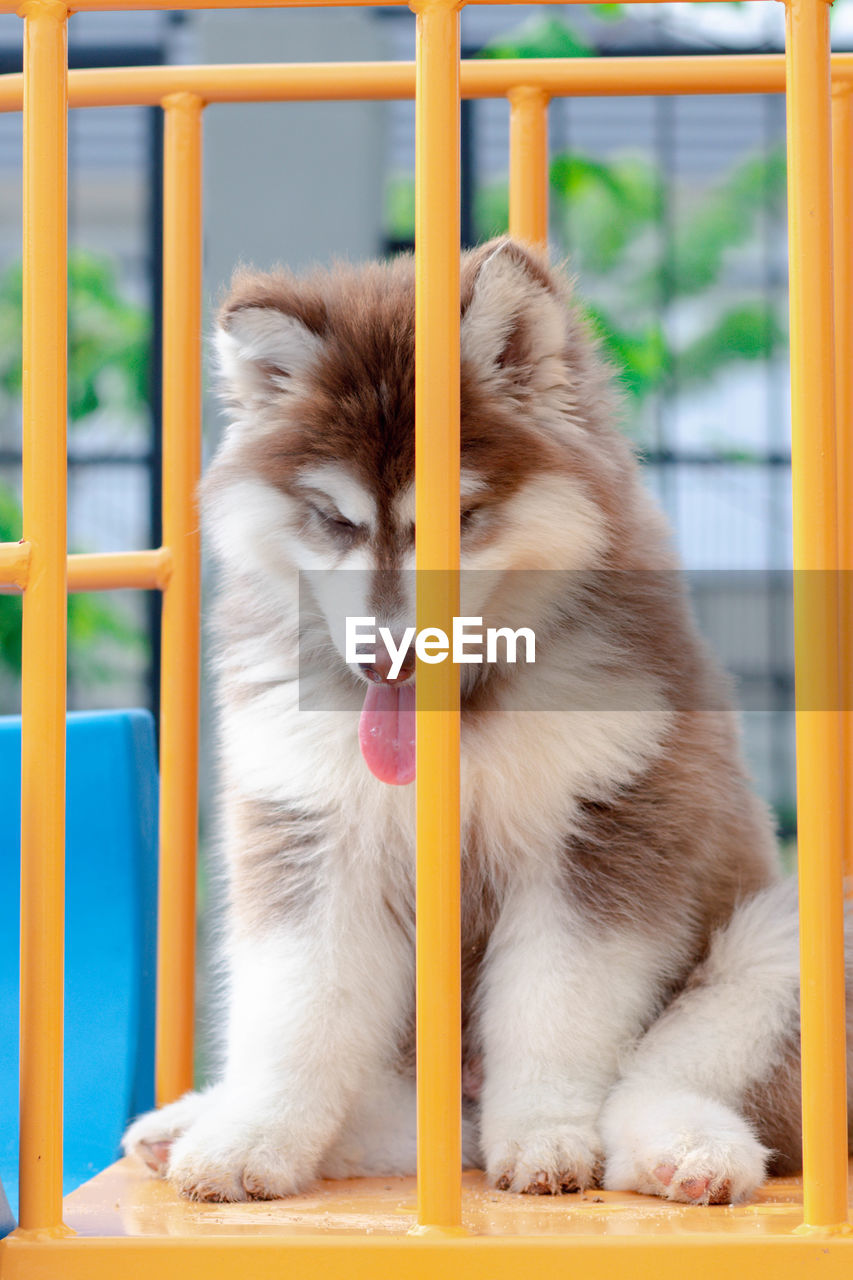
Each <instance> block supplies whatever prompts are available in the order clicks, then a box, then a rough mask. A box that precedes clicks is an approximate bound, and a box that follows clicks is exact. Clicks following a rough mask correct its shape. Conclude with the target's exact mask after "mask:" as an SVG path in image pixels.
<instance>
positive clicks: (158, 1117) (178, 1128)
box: [121, 1090, 215, 1178]
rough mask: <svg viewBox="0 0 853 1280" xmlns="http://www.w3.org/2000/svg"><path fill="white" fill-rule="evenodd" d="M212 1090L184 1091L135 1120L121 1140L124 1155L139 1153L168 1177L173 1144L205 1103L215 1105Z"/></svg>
mask: <svg viewBox="0 0 853 1280" xmlns="http://www.w3.org/2000/svg"><path fill="white" fill-rule="evenodd" d="M213 1093H214V1091H213V1090H207V1091H206V1092H204V1093H185V1094H184V1096H183V1097H182V1098H178V1100H177V1102H170V1103H169V1104H168V1106H165V1107H161V1108H160V1109H159V1111H148V1112H146V1113H145V1115H142V1116H140V1117H139V1118H138V1119H137V1120H134V1122H133V1124H132V1125H131V1126H130V1128H129V1129H128V1130H127V1132H126V1133H125V1135H124V1137H123V1138H122V1140H121V1145H122V1147H123V1148H124V1153H125V1155H128V1156H136V1157H137V1158H138V1159H140V1160H142V1161H143V1163H144V1164H146V1165H147V1166H148V1168H149V1169H150V1170H151V1171H152V1173H156V1174H159V1176H160V1177H161V1178H162V1177H165V1176H166V1169H167V1166H168V1164H169V1156H170V1154H171V1150H172V1145H173V1143H174V1142H175V1140H176V1139H177V1138H179V1137H180V1136H181V1134H183V1133H186V1131H187V1129H189V1127H190V1126H191V1125H192V1124H194V1123H195V1121H196V1120H197V1119H198V1117H199V1116H200V1115H201V1113H202V1111H203V1110H204V1108H205V1107H206V1106H209V1105H215V1103H214V1099H213Z"/></svg>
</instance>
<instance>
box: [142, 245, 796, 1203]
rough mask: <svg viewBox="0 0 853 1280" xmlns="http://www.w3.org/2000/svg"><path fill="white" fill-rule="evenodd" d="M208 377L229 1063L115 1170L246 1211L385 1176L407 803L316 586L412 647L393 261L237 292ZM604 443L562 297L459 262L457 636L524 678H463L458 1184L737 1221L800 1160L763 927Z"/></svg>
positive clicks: (714, 685)
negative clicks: (483, 1175)
mask: <svg viewBox="0 0 853 1280" xmlns="http://www.w3.org/2000/svg"><path fill="white" fill-rule="evenodd" d="M218 348H219V357H220V364H221V369H222V373H223V375H224V381H225V386H226V389H227V396H228V400H229V403H230V406H231V415H230V424H229V427H228V431H227V434H226V437H225V440H224V443H223V444H222V446H221V448H220V450H219V453H218V455H217V457H216V459H215V461H214V463H213V465H212V467H211V468H210V471H209V473H208V476H207V479H206V481H205V484H204V492H203V500H204V509H205V520H206V532H207V536H208V539H209V541H210V543H211V545H212V547H213V549H214V551H215V553H216V556H217V558H218V560H219V564H220V568H221V586H220V592H219V603H218V608H217V612H216V615H215V621H214V631H215V636H216V644H217V652H218V658H217V679H218V694H219V712H220V748H221V774H222V796H223V799H222V811H223V839H222V854H223V858H224V862H225V864H226V868H227V877H228V886H229V901H228V922H227V943H226V950H227V966H228V973H229V1001H228V1003H229V1013H228V1031H227V1044H226V1046H225V1066H224V1072H223V1075H222V1079H221V1081H220V1082H219V1083H218V1084H215V1085H214V1086H212V1087H211V1088H209V1089H208V1090H206V1091H204V1092H202V1093H198V1094H190V1095H187V1096H186V1097H185V1098H183V1099H181V1100H179V1101H178V1102H176V1103H174V1104H173V1105H171V1106H169V1107H166V1108H164V1109H163V1110H161V1111H158V1112H152V1113H150V1114H149V1115H146V1116H143V1117H142V1118H141V1119H139V1120H137V1121H136V1123H135V1124H134V1125H133V1126H132V1127H131V1128H130V1130H129V1131H128V1133H127V1135H126V1138H125V1146H126V1149H127V1151H128V1152H136V1153H138V1154H139V1155H141V1156H142V1158H143V1159H145V1160H146V1162H147V1163H148V1164H149V1165H150V1166H151V1167H152V1168H155V1169H156V1170H157V1171H158V1172H161V1173H163V1174H164V1175H165V1176H166V1177H168V1178H169V1179H170V1180H171V1181H172V1182H173V1183H174V1185H175V1186H176V1187H177V1188H178V1189H179V1190H180V1191H181V1192H182V1193H184V1194H185V1195H188V1196H192V1197H194V1198H197V1199H202V1200H243V1199H247V1198H254V1197H261V1198H269V1197H277V1196H287V1195H290V1194H292V1193H294V1192H297V1191H299V1190H301V1189H302V1188H304V1187H306V1186H307V1185H308V1184H310V1183H311V1181H312V1179H314V1178H316V1177H317V1176H331V1177H335V1176H351V1175H357V1174H371V1173H385V1174H390V1173H407V1172H412V1171H413V1170H414V1161H415V1120H414V1076H413V1068H412V1058H413V1049H412V1025H413V1000H414V959H413V955H414V953H413V933H414V886H413V877H414V796H413V791H414V788H413V787H411V786H405V787H394V786H389V785H386V784H385V783H383V782H381V781H378V780H377V778H375V777H374V776H373V775H372V774H371V772H370V771H369V770H368V768H367V767H366V766H365V763H364V760H363V759H362V757H361V755H360V752H359V744H358V740H357V731H356V730H357V724H358V704H359V702H360V700H361V697H362V696H363V693H364V690H365V689H366V687H367V685H366V677H365V675H364V673H363V672H362V671H361V670H360V669H359V668H358V667H355V668H351V667H349V666H347V664H346V663H345V661H344V658H343V656H342V655H341V652H340V649H339V643H338V638H337V630H338V623H339V617H338V615H339V614H340V611H341V602H340V599H339V598H336V595H335V590H334V589H328V588H324V587H323V586H322V583H323V582H326V583H328V582H329V581H332V582H333V584H334V585H336V586H337V587H338V588H340V584H341V580H342V579H346V574H345V573H344V572H343V571H346V570H359V571H360V572H359V573H358V574H354V575H353V576H352V578H351V579H346V580H347V581H350V582H352V583H353V584H358V583H360V584H363V585H362V586H361V587H358V588H357V589H356V590H355V597H356V599H355V603H354V607H350V605H352V603H353V602H352V601H350V602H349V603H348V605H347V610H346V611H347V612H352V613H357V614H363V615H378V616H379V622H380V623H382V622H384V623H386V624H387V625H389V626H391V627H392V628H397V627H399V626H401V625H402V624H403V622H404V621H406V620H407V619H408V611H409V610H410V608H411V591H410V589H409V587H408V586H407V585H406V583H407V582H408V578H409V577H410V575H406V574H405V573H404V571H405V570H409V569H411V568H412V566H413V548H414V528H413V520H414V505H413V482H414V285H413V268H412V263H411V261H410V260H401V261H398V262H395V263H394V264H392V265H369V266H366V267H362V268H358V269H353V268H347V267H339V268H337V269H335V270H333V271H331V272H329V273H324V272H317V273H315V274H314V275H311V276H308V277H307V278H305V279H295V278H293V277H291V276H290V275H288V274H285V273H283V272H282V273H274V274H270V275H259V274H251V273H245V272H243V273H239V274H238V275H237V277H236V278H235V281H234V284H233V288H232V291H231V294H230V296H229V297H228V299H227V301H226V302H225V304H224V306H223V308H222V311H221V315H220V329H219V334H218ZM615 416H616V414H615V405H614V398H613V395H612V392H611V389H610V375H609V372H608V370H607V369H606V368H605V367H604V365H603V363H602V361H601V360H600V358H599V357H598V355H597V354H596V352H595V349H594V346H593V344H592V342H591V341H590V338H589V336H588V334H587V333H586V332H585V330H584V327H583V324H582V323H581V321H580V320H579V318H578V316H577V314H576V313H575V311H574V310H573V308H572V304H571V300H570V298H569V289H568V285H567V284H566V282H565V280H564V279H563V278H562V277H561V276H560V275H559V274H558V273H556V272H552V271H551V270H550V269H549V268H548V267H547V265H546V264H545V263H544V262H543V260H542V259H541V258H540V257H538V256H536V255H534V254H533V253H531V252H529V251H528V250H526V249H524V248H522V247H520V246H519V245H516V244H514V243H512V242H511V241H501V242H496V243H492V244H489V245H486V246H484V247H483V248H481V249H479V250H476V251H474V252H472V253H470V254H467V255H465V256H464V257H463V261H462V418H461V431H462V476H463V483H462V493H463V497H462V508H463V510H462V515H461V520H462V544H463V552H462V562H463V568H464V569H466V570H488V571H490V572H489V573H488V574H487V573H481V574H476V575H474V574H472V575H471V576H470V578H466V580H465V583H463V610H462V611H463V613H471V612H473V613H477V614H483V615H484V616H489V615H490V614H495V616H498V615H500V616H502V617H504V618H506V617H507V616H508V615H512V616H513V617H514V618H515V622H514V625H520V623H521V622H523V623H524V624H525V625H527V626H531V627H534V628H535V630H536V635H537V656H536V663H535V666H529V667H523V666H520V665H519V666H518V667H516V668H514V669H512V670H510V669H508V668H507V667H506V665H503V666H497V667H494V668H487V667H485V666H482V667H475V668H464V669H463V728H462V821H463V851H462V858H463V903H462V912H463V939H462V948H463V950H462V957H463V985H464V1008H463V1028H464V1041H465V1047H464V1053H465V1072H464V1080H465V1082H466V1084H467V1087H468V1094H469V1096H468V1097H467V1098H466V1100H465V1103H464V1117H465V1119H464V1148H465V1150H464V1156H465V1160H466V1162H468V1163H469V1164H480V1163H482V1164H483V1165H484V1167H485V1168H486V1170H487V1172H488V1175H489V1177H490V1178H491V1179H492V1181H493V1182H494V1183H495V1184H496V1185H497V1186H498V1187H500V1188H503V1189H508V1190H512V1191H520V1192H538V1193H556V1192H560V1191H571V1190H575V1189H578V1188H583V1187H588V1186H591V1185H594V1184H595V1183H596V1181H598V1180H601V1179H603V1183H604V1185H605V1186H607V1187H612V1188H632V1189H635V1190H638V1191H643V1192H648V1193H652V1194H655V1195H659V1196H664V1197H668V1198H669V1199H673V1200H681V1201H687V1202H704V1203H707V1202H709V1201H711V1202H725V1201H738V1200H742V1199H744V1198H747V1197H749V1196H750V1195H752V1193H753V1192H754V1191H755V1190H756V1188H757V1186H758V1185H759V1184H760V1182H761V1181H762V1179H763V1177H764V1176H765V1173H766V1171H767V1170H768V1169H770V1170H771V1171H776V1172H780V1171H783V1170H792V1169H795V1168H797V1167H798V1166H799V1160H800V1136H799V1113H798V1101H797V1087H796V1086H797V1069H798V1049H797V1030H796V1028H797V1007H798V976H797V943H796V904H795V897H794V893H793V890H792V888H791V886H790V885H787V884H785V883H783V882H781V881H780V880H779V878H778V877H779V872H778V868H777V854H776V849H775V844H774V834H773V830H772V824H771V821H770V818H769V816H768V813H767V811H766V810H765V808H764V806H763V805H762V804H761V803H760V802H759V801H758V800H757V799H756V797H755V795H754V794H753V792H752V790H751V787H750V783H749V780H748V778H747V776H746V773H745V770H744V766H743V763H742V761H741V756H740V749H739V745H738V731H737V726H736V721H735V717H734V714H733V712H732V711H731V710H730V708H729V705H728V701H727V691H726V685H725V682H724V680H723V677H722V676H721V675H720V673H719V672H718V670H717V668H716V667H715V665H714V662H713V660H712V659H711V658H710V657H709V655H708V653H707V652H706V650H705V648H704V647H703V644H702V643H701V641H700V640H699V638H698V637H697V634H696V631H695V629H694V625H693V622H692V620H691V617H690V615H689V611H688V609H687V606H686V603H685V601H684V598H683V594H682V591H681V587H680V586H679V581H678V573H677V561H676V559H675V557H674V554H673V552H672V550H671V548H670V537H669V533H668V530H667V528H666V525H665V523H664V520H663V518H662V516H661V515H660V513H659V512H658V511H657V510H656V508H655V507H654V505H653V503H652V502H651V501H650V499H649V498H648V496H647V494H646V492H645V490H644V488H643V486H642V483H641V480H640V475H639V470H638V467H637V464H636V462H635V459H634V457H633V455H632V452H631V449H630V448H629V446H628V444H627V443H626V442H625V440H624V439H623V438H622V436H621V435H620V434H619V432H618V430H617V428H616V426H615V425H614V423H615ZM332 569H335V570H339V571H341V572H340V574H338V575H337V576H336V577H335V578H333V577H332V575H331V574H325V573H322V574H320V575H319V576H318V578H317V581H318V583H320V585H319V586H318V587H317V590H316V593H315V597H314V599H313V602H311V601H309V606H308V618H307V622H306V618H305V617H304V616H303V618H302V625H303V628H305V627H307V629H308V631H309V638H310V640H311V644H312V646H313V649H314V652H315V655H316V656H317V664H316V665H317V669H318V670H319V671H320V683H321V685H322V691H323V693H324V696H325V697H326V702H325V703H324V704H323V705H325V706H329V707H333V708H334V709H331V710H322V709H317V710H306V709H300V705H299V699H300V689H299V687H298V682H297V674H298V655H297V633H298V630H299V622H300V619H299V618H298V616H297V608H298V591H297V576H298V573H299V571H303V572H305V571H316V570H322V571H326V570H332ZM538 570H542V571H548V572H542V573H537V572H533V571H538ZM555 571H571V572H567V573H566V574H565V575H563V576H560V575H559V574H558V573H556V572H555ZM389 581H390V583H391V588H389V586H388V584H389ZM558 582H562V583H564V584H565V591H562V590H561V591H558V592H556V594H555V586H554V584H555V583H558ZM466 583H468V584H479V585H466ZM573 583H574V584H579V585H577V589H576V588H575V587H574V586H572V585H571V584H573ZM590 584H593V586H592V589H590ZM466 591H468V592H470V593H472V598H469V599H468V600H467V602H466V599H465V593H466ZM359 592H360V593H361V594H360V596H359ZM304 612H305V600H304V599H303V613H304ZM531 707H535V708H538V709H536V710H531V709H530V708H531Z"/></svg>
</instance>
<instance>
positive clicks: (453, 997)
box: [412, 0, 462, 1230]
mask: <svg viewBox="0 0 853 1280" xmlns="http://www.w3.org/2000/svg"><path fill="white" fill-rule="evenodd" d="M412 7H413V8H414V10H415V12H416V14H417V73H416V104H417V105H416V123H415V132H416V170H415V171H416V179H415V182H416V194H415V200H416V215H415V217H416V221H415V246H416V248H415V254H416V258H415V262H416V267H415V271H416V303H415V310H416V369H417V371H416V381H415V440H416V446H415V448H416V458H415V470H416V477H417V482H416V510H415V525H416V530H417V535H416V569H417V623H418V628H419V629H420V628H422V627H426V626H431V627H441V628H442V629H444V630H447V631H448V634H449V630H450V626H451V623H450V619H451V618H452V617H453V616H454V615H456V614H458V612H459V577H458V568H459V235H460V229H459V11H458V5H457V3H456V0H419V3H416V4H413V6H412ZM416 789H417V845H418V848H417V1046H418V1047H417V1053H418V1222H419V1224H420V1226H421V1228H424V1229H427V1230H429V1229H436V1228H438V1229H441V1230H447V1229H450V1230H452V1229H454V1228H458V1227H459V1224H460V1222H461V1193H462V1185H461V1172H460V1170H461V1163H462V1147H461V1137H460V1125H461V1095H462V1085H461V1025H460V1024H461V1019H460V1004H461V978H460V907H459V892H460V873H459V849H460V838H459V837H460V832H459V672H458V668H457V667H455V666H453V665H452V664H451V663H450V662H444V663H441V664H439V665H437V666H430V665H427V664H424V663H422V662H419V663H418V671H417V783H416Z"/></svg>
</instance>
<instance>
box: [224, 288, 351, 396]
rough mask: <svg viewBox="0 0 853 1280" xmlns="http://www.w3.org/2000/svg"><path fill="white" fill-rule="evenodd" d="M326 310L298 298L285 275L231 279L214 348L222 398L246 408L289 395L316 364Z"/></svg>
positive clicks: (314, 301) (312, 299) (315, 300)
mask: <svg viewBox="0 0 853 1280" xmlns="http://www.w3.org/2000/svg"><path fill="white" fill-rule="evenodd" d="M325 324H326V309H325V306H324V305H323V304H322V302H321V301H320V300H319V299H314V298H310V297H308V298H305V297H301V296H300V294H299V293H298V291H297V290H296V288H295V287H294V285H293V282H292V281H291V279H290V277H288V276H285V275H284V274H283V273H279V274H275V275H266V276H256V275H252V274H249V273H246V272H241V273H239V274H238V275H237V276H235V279H234V282H233V284H232V288H231V293H230V295H229V297H228V298H227V300H226V302H225V303H224V305H223V306H222V308H221V310H220V312H219V317H218V323H217V327H216V332H215V339H214V341H215V347H216V354H217V359H218V365H219V373H220V377H221V380H222V389H223V392H224V395H225V398H226V399H227V400H229V401H231V402H232V403H234V404H236V405H241V406H249V405H251V404H254V403H257V401H258V400H259V399H264V398H268V397H269V396H270V395H273V394H280V393H282V392H288V391H292V390H293V389H294V388H295V386H297V385H298V383H299V380H300V379H302V378H304V377H305V375H306V374H307V373H308V372H309V371H310V370H311V369H312V368H314V367H315V366H316V365H317V364H318V363H319V360H320V357H321V354H322V351H323V345H324V336H323V335H324V331H325Z"/></svg>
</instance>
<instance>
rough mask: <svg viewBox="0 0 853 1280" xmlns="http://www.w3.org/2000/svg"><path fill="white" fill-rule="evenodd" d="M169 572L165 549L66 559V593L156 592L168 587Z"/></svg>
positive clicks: (167, 556)
mask: <svg viewBox="0 0 853 1280" xmlns="http://www.w3.org/2000/svg"><path fill="white" fill-rule="evenodd" d="M171 572H172V556H171V552H170V551H169V548H168V547H157V548H156V549H155V550H154V551H111V552H101V553H95V554H88V555H75V556H69V557H68V590H69V591H115V590H117V589H120V588H123V587H131V588H136V589H143V590H149V591H158V590H160V589H161V588H163V587H166V586H167V585H168V583H169V579H170V577H171Z"/></svg>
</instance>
